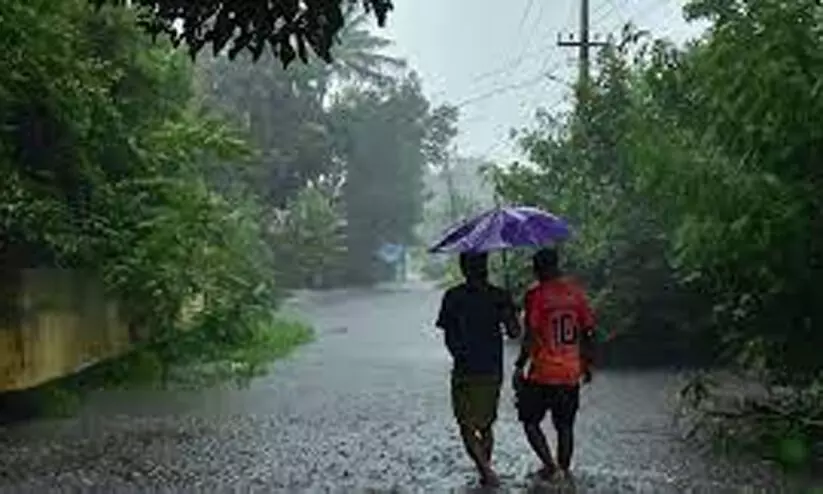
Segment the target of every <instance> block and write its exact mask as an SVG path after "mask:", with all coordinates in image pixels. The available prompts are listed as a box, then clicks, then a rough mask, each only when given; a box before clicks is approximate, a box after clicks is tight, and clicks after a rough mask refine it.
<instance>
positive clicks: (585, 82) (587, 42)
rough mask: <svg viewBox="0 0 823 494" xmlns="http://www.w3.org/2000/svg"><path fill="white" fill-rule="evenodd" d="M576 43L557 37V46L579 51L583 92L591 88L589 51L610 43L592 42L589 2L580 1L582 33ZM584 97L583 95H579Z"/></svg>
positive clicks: (587, 0)
mask: <svg viewBox="0 0 823 494" xmlns="http://www.w3.org/2000/svg"><path fill="white" fill-rule="evenodd" d="M578 38H579V39H577V40H576V41H575V40H574V39H573V38H572V37H570V39H569V40H563V39H562V38H561V36H560V35H559V34H558V35H557V46H561V47H564V48H571V47H576V48H578V50H579V53H580V55H579V57H580V59H579V60H578V63H579V69H580V74H579V75H578V80H577V83H578V86H579V87H578V91H579V92H583V91H585V90H586V89H587V88H588V87H589V66H590V65H591V62H590V56H589V49H590V48H592V47H597V46H606V45H608V43H606V42H604V41H592V40H591V39H590V36H589V0H580V33H579V35H578ZM578 96H582V95H578Z"/></svg>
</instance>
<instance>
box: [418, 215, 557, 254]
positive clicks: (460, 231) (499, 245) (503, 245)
mask: <svg viewBox="0 0 823 494" xmlns="http://www.w3.org/2000/svg"><path fill="white" fill-rule="evenodd" d="M570 234H571V231H570V229H569V225H568V224H567V223H566V221H565V220H563V219H562V218H559V217H557V216H555V215H553V214H551V213H548V212H546V211H542V210H540V209H537V208H533V207H528V206H516V207H515V206H512V207H500V208H495V209H492V210H491V211H487V212H485V213H483V214H481V215H479V216H476V217H474V218H470V219H468V220H466V221H463V222H462V223H459V224H458V225H456V226H454V227H452V228H450V229H449V230H447V231H446V233H445V235H444V236H443V238H442V239H441V240H440V241H439V242H437V243H436V244H434V246H432V247H431V248H430V249H429V252H431V253H455V252H488V251H492V250H499V249H508V248H512V247H539V246H542V245H546V244H549V243H552V242H556V241H559V240H565V239H566V238H568V237H569V235H570Z"/></svg>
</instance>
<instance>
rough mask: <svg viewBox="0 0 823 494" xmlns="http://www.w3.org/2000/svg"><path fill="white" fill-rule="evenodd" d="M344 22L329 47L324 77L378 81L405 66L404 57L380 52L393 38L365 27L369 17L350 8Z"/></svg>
mask: <svg viewBox="0 0 823 494" xmlns="http://www.w3.org/2000/svg"><path fill="white" fill-rule="evenodd" d="M345 17H346V19H345V24H344V25H343V28H342V29H341V30H340V32H339V33H338V35H337V43H336V44H335V45H334V46H333V47H332V56H333V61H332V63H331V64H330V65H328V66H327V69H326V70H327V76H328V78H327V81H326V83H327V84H328V82H330V80H335V79H336V80H338V81H341V82H348V83H351V82H365V83H371V84H377V85H382V84H385V83H388V82H391V81H393V80H394V79H395V77H396V76H397V75H398V74H399V73H401V72H402V71H403V70H404V69H405V68H406V61H405V60H403V59H400V58H396V57H392V56H390V55H386V54H384V53H380V52H381V51H382V50H384V49H385V48H388V47H389V46H391V45H392V44H393V41H391V40H389V39H387V38H383V37H380V36H375V34H374V33H373V32H372V31H371V30H370V29H369V26H368V22H369V20H370V17H369V16H368V15H367V14H365V13H359V14H358V13H357V11H356V10H354V9H350V10H349V11H348V12H347V13H346V16H345Z"/></svg>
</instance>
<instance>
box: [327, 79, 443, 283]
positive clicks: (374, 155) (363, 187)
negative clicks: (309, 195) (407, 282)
mask: <svg viewBox="0 0 823 494" xmlns="http://www.w3.org/2000/svg"><path fill="white" fill-rule="evenodd" d="M332 111H333V112H334V122H335V126H334V129H335V132H336V133H338V134H339V135H340V136H341V139H340V143H339V150H340V153H341V155H342V156H343V157H344V159H345V162H346V169H345V181H344V184H343V187H342V191H343V201H344V204H345V212H346V221H347V226H348V230H347V239H348V245H347V251H348V261H347V263H346V264H347V266H348V268H349V274H348V277H347V278H348V280H349V281H351V282H353V283H357V284H359V283H371V282H373V281H376V280H378V279H380V278H381V277H382V276H385V274H386V273H387V272H388V271H387V270H385V271H384V273H381V270H380V264H378V262H379V261H378V259H377V258H376V256H375V253H376V252H377V250H378V248H379V247H380V245H381V244H383V243H384V242H391V243H400V244H405V245H411V244H413V243H415V240H416V239H415V227H416V225H417V224H418V223H419V222H420V221H421V219H422V215H423V177H424V169H425V167H426V166H427V165H428V164H429V162H428V158H429V156H431V154H430V150H431V149H432V148H433V147H434V146H433V144H432V143H431V141H432V140H433V139H435V138H439V135H440V134H439V131H441V130H442V128H443V126H437V125H431V123H432V121H433V119H434V118H437V115H438V113H433V112H432V110H431V109H430V108H429V103H428V101H427V100H426V98H425V97H424V96H423V94H422V90H421V88H420V81H419V80H418V78H417V77H416V76H415V75H414V74H412V75H411V76H410V77H408V78H406V79H405V80H404V81H402V82H399V83H396V84H393V85H387V86H383V87H379V88H373V89H367V90H361V91H357V90H350V91H348V92H346V93H345V94H344V95H343V96H342V97H341V98H340V99H339V100H338V101H337V102H336V104H335V107H334V108H333V110H332ZM444 142H448V139H445V140H444Z"/></svg>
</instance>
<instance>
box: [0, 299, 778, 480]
mask: <svg viewBox="0 0 823 494" xmlns="http://www.w3.org/2000/svg"><path fill="white" fill-rule="evenodd" d="M438 302H439V295H438V293H437V292H436V291H434V290H432V289H430V288H427V287H423V286H416V287H406V288H402V289H400V288H396V289H383V290H371V291H359V292H358V291H349V292H331V293H326V294H309V295H306V296H303V297H301V298H300V300H299V301H298V302H297V309H298V310H300V311H301V312H303V313H304V314H305V315H306V317H307V318H308V319H309V320H310V321H311V322H312V323H313V324H314V326H315V328H316V329H317V341H316V342H314V343H312V344H310V345H307V346H305V347H303V348H301V349H299V350H298V351H297V352H296V353H295V355H294V356H292V357H291V358H289V359H287V360H284V361H281V362H279V363H277V364H276V365H275V366H274V368H273V371H272V373H271V374H270V375H268V376H267V377H265V378H261V379H259V380H257V381H255V382H254V383H253V384H252V386H251V387H250V388H249V389H245V390H210V391H207V392H198V393H194V392H188V393H180V392H177V393H157V392H151V393H149V392H140V393H138V392H118V393H114V392H107V393H105V394H102V395H99V396H96V397H95V398H94V399H93V400H92V401H91V402H90V403H89V405H88V406H87V407H86V408H85V409H84V411H83V412H82V414H80V416H78V417H76V418H73V419H69V420H61V421H41V422H37V423H33V424H28V425H25V426H18V427H15V428H12V429H6V430H3V431H2V436H0V437H1V438H0V446H1V447H2V457H0V490H2V491H3V492H47V491H48V490H58V489H60V490H73V489H85V488H92V487H94V488H95V490H96V491H97V490H99V491H100V492H113V491H119V492H124V491H132V492H133V491H135V490H144V489H153V490H159V491H162V492H184V491H200V492H203V491H211V492H215V491H242V492H246V491H254V492H271V491H276V490H307V491H322V490H326V489H328V490H340V491H353V490H360V489H363V490H365V489H378V490H391V489H397V490H400V491H420V492H442V491H450V490H455V489H458V490H462V489H465V488H466V487H467V486H471V485H473V484H474V474H473V471H472V468H471V465H470V463H469V461H468V458H467V457H466V456H465V454H464V452H463V449H462V446H461V444H460V442H459V438H458V436H457V431H456V430H455V427H454V424H453V421H452V416H451V411H450V405H449V400H448V396H449V394H448V371H449V359H448V356H447V354H446V352H445V349H444V348H443V345H442V342H441V339H440V335H439V334H438V333H437V331H436V330H435V329H434V328H433V327H432V324H431V321H432V319H433V317H434V314H435V310H436V308H437V304H438ZM509 350H510V351H509V355H508V358H509V359H510V360H511V359H513V354H514V352H515V348H510V349H509ZM507 367H510V365H507ZM507 384H508V383H507ZM678 385H679V382H678V379H677V377H676V376H673V375H670V374H666V373H655V372H649V373H640V372H608V373H601V374H598V375H596V376H595V381H594V383H593V385H592V386H591V387H590V388H588V389H586V390H585V391H584V392H583V396H582V403H581V414H580V420H579V423H578V428H577V431H578V434H577V437H578V446H577V453H576V456H575V466H574V471H575V475H576V477H577V479H578V480H577V486H578V492H609V493H614V492H654V493H664V492H779V491H780V489H779V488H778V485H777V480H776V476H775V475H773V474H772V473H771V472H770V471H769V470H768V469H767V468H765V467H763V466H759V465H735V464H732V463H730V462H727V461H722V460H719V459H717V458H710V457H705V456H703V455H702V454H700V453H699V452H698V451H697V450H695V449H693V448H691V447H690V446H687V445H685V444H683V443H682V442H680V441H679V440H678V439H677V437H676V434H675V431H674V428H673V426H672V420H671V416H670V413H669V412H670V405H671V403H670V397H671V394H672V393H673V392H674V390H676V389H677V386H678ZM496 433H497V448H496V451H495V464H496V467H497V469H498V471H499V473H500V474H501V476H502V478H503V481H504V488H505V490H508V491H511V492H517V491H521V490H526V489H529V488H530V487H531V483H530V482H529V481H528V480H527V478H526V477H527V472H530V471H532V470H534V469H535V468H536V467H537V463H536V461H535V458H534V457H533V455H532V454H531V452H530V450H529V449H528V445H527V444H526V440H525V438H524V437H523V435H522V433H521V432H520V429H519V426H518V424H517V422H516V416H515V412H514V406H513V402H512V397H511V394H510V390H509V389H508V387H507V389H506V391H505V393H504V396H503V399H502V402H501V411H500V420H499V422H498V424H497V426H496ZM747 488H748V489H747Z"/></svg>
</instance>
